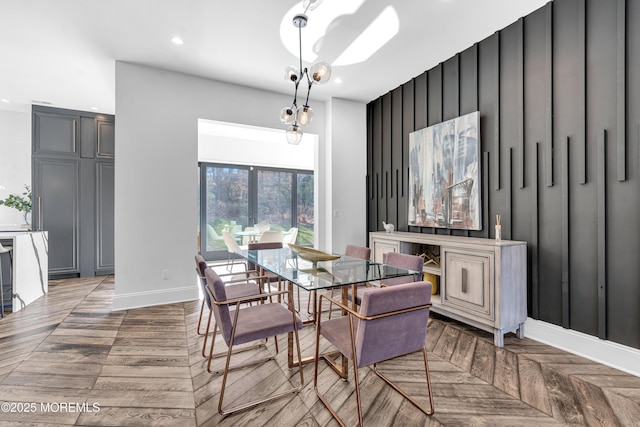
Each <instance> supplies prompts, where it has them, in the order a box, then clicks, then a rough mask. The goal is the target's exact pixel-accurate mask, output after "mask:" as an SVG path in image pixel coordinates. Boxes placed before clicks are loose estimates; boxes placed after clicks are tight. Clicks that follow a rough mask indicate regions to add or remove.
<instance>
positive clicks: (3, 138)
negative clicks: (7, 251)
mask: <svg viewBox="0 0 640 427" xmlns="http://www.w3.org/2000/svg"><path fill="white" fill-rule="evenodd" d="M25 185H29V186H31V112H30V111H13V110H7V109H0V199H2V200H4V199H5V198H6V197H7V196H8V195H9V194H17V195H22V193H23V192H24V186H25ZM22 223H24V218H23V216H22V213H21V212H18V211H17V210H15V209H13V208H8V207H6V206H0V227H1V228H4V229H6V228H16V227H15V226H18V227H19V225H20V224H22Z"/></svg>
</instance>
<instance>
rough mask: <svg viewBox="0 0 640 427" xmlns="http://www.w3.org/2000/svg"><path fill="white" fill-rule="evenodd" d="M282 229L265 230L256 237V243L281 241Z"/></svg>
mask: <svg viewBox="0 0 640 427" xmlns="http://www.w3.org/2000/svg"><path fill="white" fill-rule="evenodd" d="M283 238H284V236H283V235H282V231H265V232H264V233H262V236H260V238H259V239H258V243H272V242H280V243H282V242H283Z"/></svg>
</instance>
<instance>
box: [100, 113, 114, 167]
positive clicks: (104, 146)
mask: <svg viewBox="0 0 640 427" xmlns="http://www.w3.org/2000/svg"><path fill="white" fill-rule="evenodd" d="M96 126H97V134H98V146H97V157H99V158H103V159H113V158H114V157H115V154H116V147H115V125H114V123H113V122H112V121H108V120H102V119H96Z"/></svg>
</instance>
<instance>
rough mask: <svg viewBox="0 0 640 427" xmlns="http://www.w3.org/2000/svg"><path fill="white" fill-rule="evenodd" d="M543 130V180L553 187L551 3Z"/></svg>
mask: <svg viewBox="0 0 640 427" xmlns="http://www.w3.org/2000/svg"><path fill="white" fill-rule="evenodd" d="M545 37H546V38H545V43H546V50H545V57H546V65H547V66H546V68H547V69H546V73H545V90H546V94H545V117H546V118H545V121H546V123H545V128H546V139H547V149H546V150H545V155H546V162H545V180H546V185H547V187H553V157H554V156H553V3H548V4H547V6H546V29H545Z"/></svg>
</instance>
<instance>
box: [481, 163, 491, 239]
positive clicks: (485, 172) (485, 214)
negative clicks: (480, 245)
mask: <svg viewBox="0 0 640 427" xmlns="http://www.w3.org/2000/svg"><path fill="white" fill-rule="evenodd" d="M482 223H483V224H482V234H484V237H486V238H487V239H488V238H489V152H488V151H485V152H483V153H482Z"/></svg>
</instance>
